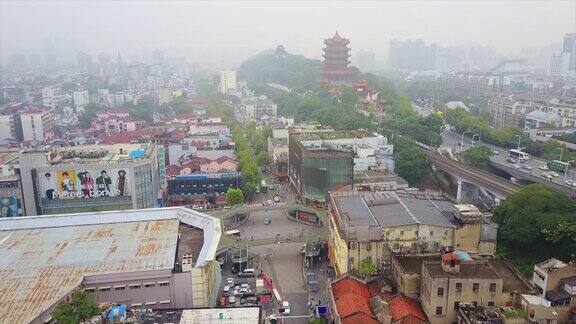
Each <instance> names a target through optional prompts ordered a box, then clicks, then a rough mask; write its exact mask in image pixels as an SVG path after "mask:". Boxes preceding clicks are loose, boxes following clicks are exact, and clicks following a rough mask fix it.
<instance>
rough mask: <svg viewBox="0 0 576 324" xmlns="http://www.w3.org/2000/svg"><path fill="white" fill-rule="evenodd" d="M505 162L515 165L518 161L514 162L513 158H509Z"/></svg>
mask: <svg viewBox="0 0 576 324" xmlns="http://www.w3.org/2000/svg"><path fill="white" fill-rule="evenodd" d="M506 162H508V163H517V162H518V160H516V159H515V158H511V157H509V158H507V159H506Z"/></svg>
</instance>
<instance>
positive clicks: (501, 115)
mask: <svg viewBox="0 0 576 324" xmlns="http://www.w3.org/2000/svg"><path fill="white" fill-rule="evenodd" d="M534 109H536V108H535V107H534V102H533V101H532V100H528V99H525V98H518V97H516V96H514V95H509V96H505V95H496V96H493V97H491V98H490V100H489V101H488V111H489V112H490V123H491V124H492V126H494V127H498V128H502V127H520V126H521V125H522V124H523V123H524V118H525V116H526V114H528V113H530V112H532V111H533V110H534Z"/></svg>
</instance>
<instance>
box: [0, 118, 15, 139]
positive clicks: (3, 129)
mask: <svg viewBox="0 0 576 324" xmlns="http://www.w3.org/2000/svg"><path fill="white" fill-rule="evenodd" d="M8 138H16V132H15V125H14V116H13V115H11V114H7V115H0V141H2V140H5V139H8Z"/></svg>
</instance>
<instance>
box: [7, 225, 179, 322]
mask: <svg viewBox="0 0 576 324" xmlns="http://www.w3.org/2000/svg"><path fill="white" fill-rule="evenodd" d="M179 224H180V220H179V219H178V218H172V219H159V220H158V219H157V220H145V221H134V222H122V223H111V224H89V225H79V224H66V225H64V224H62V225H61V226H59V227H34V226H32V227H30V228H20V229H8V230H3V231H0V256H1V257H0V314H2V316H1V317H0V323H26V322H30V321H32V320H33V319H35V318H36V317H37V316H39V315H40V314H42V313H43V312H45V311H46V310H47V309H49V308H50V307H51V306H53V305H54V304H55V303H57V302H58V301H60V300H61V299H62V298H63V297H65V296H67V295H68V294H69V293H70V292H71V291H73V290H74V289H75V288H76V287H78V286H79V285H80V284H81V282H82V279H83V278H84V277H85V276H89V275H97V274H110V273H125V272H134V271H149V270H166V269H172V268H173V266H174V259H175V255H176V243H177V239H178V226H179ZM0 229H2V227H0Z"/></svg>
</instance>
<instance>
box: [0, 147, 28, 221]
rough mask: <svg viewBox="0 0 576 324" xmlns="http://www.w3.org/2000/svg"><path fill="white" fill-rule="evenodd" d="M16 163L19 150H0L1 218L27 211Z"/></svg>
mask: <svg viewBox="0 0 576 324" xmlns="http://www.w3.org/2000/svg"><path fill="white" fill-rule="evenodd" d="M16 164H18V151H16V150H7V151H0V218H2V217H15V216H22V215H24V213H25V210H24V200H23V196H22V185H21V183H20V175H19V174H18V173H17V172H16Z"/></svg>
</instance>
